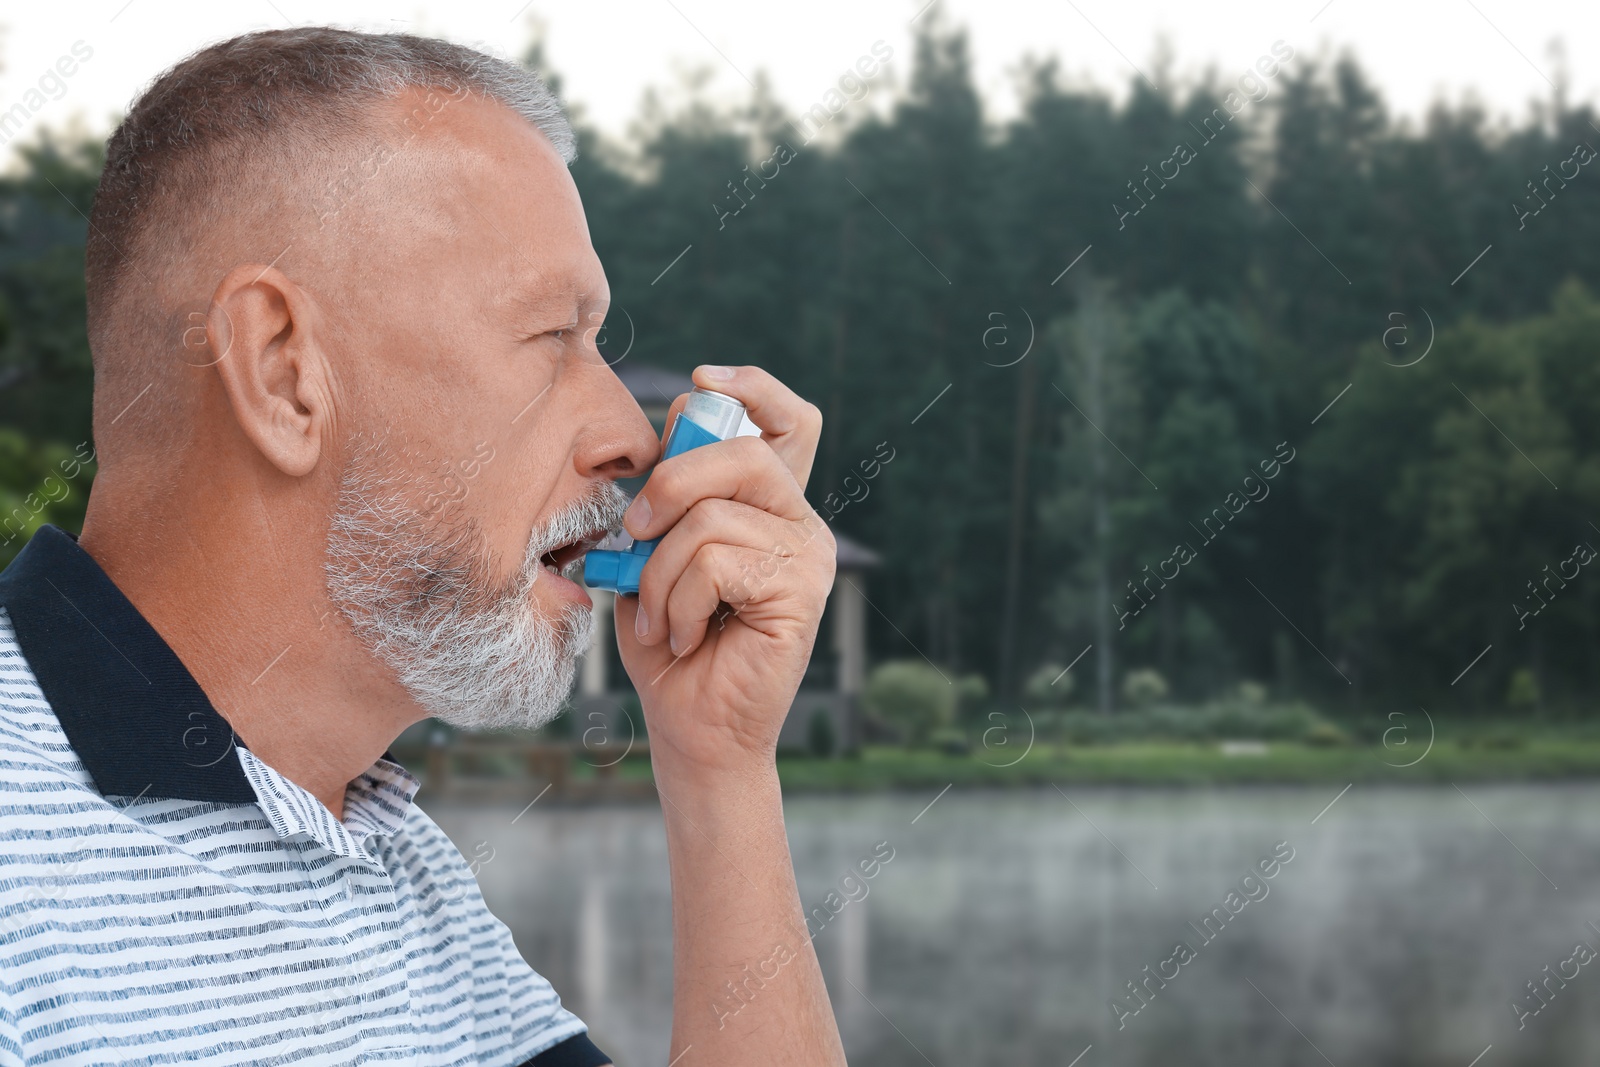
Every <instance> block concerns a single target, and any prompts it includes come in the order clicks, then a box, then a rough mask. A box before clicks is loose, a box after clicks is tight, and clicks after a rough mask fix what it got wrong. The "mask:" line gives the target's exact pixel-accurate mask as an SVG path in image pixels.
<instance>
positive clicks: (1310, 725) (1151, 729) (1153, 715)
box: [1055, 700, 1348, 745]
mask: <svg viewBox="0 0 1600 1067" xmlns="http://www.w3.org/2000/svg"><path fill="white" fill-rule="evenodd" d="M1055 725H1056V727H1057V730H1058V731H1059V737H1060V738H1061V740H1064V741H1066V742H1068V743H1070V744H1078V745H1096V744H1114V743H1116V742H1119V741H1139V740H1168V741H1194V742H1202V741H1237V740H1261V741H1304V742H1306V743H1308V744H1344V743H1345V742H1346V741H1347V740H1348V737H1347V735H1346V734H1345V732H1344V731H1343V730H1341V729H1340V728H1339V727H1337V726H1335V725H1334V724H1333V723H1330V722H1328V721H1327V720H1326V719H1323V718H1322V717H1321V716H1319V715H1317V713H1316V712H1314V711H1312V710H1311V709H1310V708H1309V707H1307V706H1306V705H1304V704H1246V703H1242V702H1240V701H1238V700H1219V701H1212V702H1211V703H1209V704H1202V705H1200V706H1199V707H1175V706H1173V705H1170V704H1167V705H1157V706H1155V707H1150V708H1141V709H1130V710H1127V711H1121V712H1118V713H1117V714H1115V715H1100V714H1097V713H1095V712H1089V711H1068V712H1064V713H1062V714H1061V715H1060V717H1059V718H1058V719H1055Z"/></svg>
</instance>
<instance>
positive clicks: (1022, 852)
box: [428, 785, 1600, 1067]
mask: <svg viewBox="0 0 1600 1067" xmlns="http://www.w3.org/2000/svg"><path fill="white" fill-rule="evenodd" d="M1337 792H1338V790H1337V789H1336V788H1322V787H1317V788H1303V789H1302V788H1295V789H1270V790H1269V789H1252V790H1243V789H1241V790H1222V791H1215V792H1189V791H1158V790H1125V791H1105V790H1100V791H1094V790H1078V791H1073V790H1069V791H1068V795H1069V796H1070V801H1071V802H1069V800H1068V799H1066V798H1064V797H1063V796H1062V795H1061V794H1059V793H1057V792H1055V791H1054V790H1050V789H1046V790H1040V791H1028V792H1019V793H968V794H963V793H960V792H957V791H952V792H951V793H949V794H948V795H946V796H945V797H943V798H942V799H941V800H940V801H939V803H938V804H937V805H936V806H935V807H934V808H932V809H931V810H930V811H929V812H928V813H927V814H926V815H925V816H923V817H922V818H921V819H920V820H919V821H918V822H917V823H916V824H915V825H912V823H911V819H912V818H913V817H915V816H916V815H917V813H918V812H919V811H920V810H921V809H922V808H923V806H924V805H925V804H926V803H927V801H928V799H929V796H921V795H911V794H904V795H890V796H881V797H866V798H860V797H852V798H839V797H800V798H794V799H791V800H790V801H789V803H788V805H787V807H786V810H787V814H788V821H789V828H790V842H791V847H792V849H793V853H794V857H795V863H796V869H797V871H798V874H799V880H800V889H801V896H802V900H803V902H804V904H805V905H806V908H807V910H808V913H811V914H813V915H816V914H818V913H817V912H815V911H813V910H812V909H815V908H818V907H822V908H823V909H824V910H823V911H822V912H821V913H820V914H822V915H824V916H830V915H831V917H830V918H828V919H827V921H826V922H825V923H823V922H821V921H818V920H814V921H813V923H812V929H813V930H814V931H816V937H815V944H816V946H817V952H818V956H819V958H820V960H821V963H822V968H823V973H824V975H825V977H826V979H827V982H828V986H829V990H830V992H831V994H832V997H833V1002H834V1005H835V1008H836V1010H837V1012H838V1016H839V1020H840V1026H841V1030H842V1031H843V1033H844V1036H845V1042H846V1047H847V1049H848V1051H849V1053H850V1056H851V1060H852V1062H856V1063H863V1064H866V1063H870V1064H885V1065H891V1067H895V1065H902V1064H903V1065H914V1064H925V1063H928V1062H932V1063H934V1064H937V1065H939V1067H946V1065H953V1064H1005V1065H1007V1067H1012V1065H1026V1064H1052V1065H1065V1064H1067V1063H1069V1062H1071V1061H1072V1060H1073V1058H1074V1057H1075V1056H1078V1055H1079V1054H1080V1053H1082V1052H1083V1050H1084V1049H1086V1048H1088V1046H1090V1045H1092V1046H1093V1048H1092V1049H1090V1050H1089V1051H1088V1052H1087V1054H1085V1055H1084V1057H1083V1059H1082V1060H1081V1061H1080V1067H1099V1065H1102V1064H1127V1065H1133V1064H1157V1063H1159V1064H1206V1063H1217V1064H1222V1063H1227V1064H1235V1063H1242V1062H1249V1063H1271V1064H1284V1065H1299V1064H1305V1065H1312V1064H1317V1065H1323V1064H1328V1063H1332V1064H1338V1065H1339V1067H1345V1065H1346V1064H1451V1065H1455V1067H1466V1065H1467V1064H1468V1063H1470V1062H1471V1061H1473V1059H1474V1057H1477V1056H1479V1055H1480V1054H1483V1058H1482V1060H1480V1061H1479V1067H1502V1065H1507V1064H1541V1065H1548V1064H1580V1063H1582V1064H1588V1063H1593V1062H1595V1061H1596V1057H1597V1055H1600V1032H1597V1030H1600V1014H1597V1011H1596V1009H1597V1007H1600V961H1597V964H1591V965H1589V966H1585V967H1583V968H1582V969H1581V970H1580V971H1579V973H1578V974H1577V975H1576V977H1570V980H1563V979H1562V978H1561V977H1559V976H1557V977H1554V978H1551V977H1550V975H1551V974H1552V972H1557V971H1559V972H1560V973H1561V974H1565V975H1568V976H1571V975H1572V971H1573V968H1574V966H1575V965H1574V964H1572V963H1569V962H1566V961H1568V960H1569V959H1570V958H1572V957H1573V955H1574V945H1575V943H1577V942H1579V941H1583V942H1586V943H1587V944H1588V945H1590V946H1593V947H1595V948H1600V934H1597V933H1596V932H1595V930H1594V929H1592V928H1591V927H1590V926H1588V925H1587V924H1588V922H1589V921H1590V920H1593V921H1594V922H1595V923H1596V924H1600V877H1597V876H1600V822H1597V820H1595V819H1594V818H1592V817H1590V815H1589V813H1590V812H1591V811H1592V810H1593V809H1594V807H1595V804H1596V801H1600V787H1596V786H1589V785H1551V786H1515V787H1490V786H1478V787H1466V792H1465V794H1463V793H1462V792H1458V791H1457V790H1456V789H1454V788H1451V787H1448V786H1447V787H1441V788H1437V789H1434V788H1430V789H1403V790H1402V789H1380V788H1377V787H1373V786H1361V785H1358V786H1356V787H1355V788H1354V789H1352V790H1351V791H1350V792H1349V793H1348V794H1346V795H1344V796H1343V797H1341V798H1339V800H1338V802H1337V804H1335V805H1334V806H1333V807H1332V808H1331V809H1329V810H1328V811H1327V813H1326V814H1325V815H1322V816H1321V817H1320V819H1318V821H1317V822H1316V823H1315V824H1313V823H1312V821H1311V820H1312V819H1313V818H1314V817H1316V816H1317V813H1318V812H1319V811H1321V810H1322V809H1323V808H1324V807H1325V806H1326V805H1327V804H1328V802H1329V801H1330V800H1331V799H1332V798H1333V797H1334V794H1335V793H1337ZM930 796H931V793H930ZM1469 797H1470V801H1469V799H1468V798H1469ZM1072 803H1076V804H1077V806H1078V809H1081V810H1077V809H1074V807H1073V806H1072ZM1473 804H1476V805H1477V809H1481V811H1480V810H1477V809H1475V808H1474V807H1473ZM428 807H429V811H430V812H431V813H432V814H433V815H434V817H435V818H436V819H438V821H439V822H440V824H441V825H443V826H444V828H445V830H446V831H447V832H449V833H450V834H451V836H452V837H453V838H454V839H455V840H456V841H457V842H458V844H459V843H462V842H466V843H470V842H472V841H476V840H480V839H486V840H488V841H489V842H490V843H491V844H493V845H494V847H495V850H496V853H495V854H496V859H495V860H494V862H492V863H489V864H487V865H485V866H484V867H483V869H482V870H481V871H480V873H479V882H480V884H481V885H482V887H483V891H484V894H485V896H486V897H487V898H488V900H489V903H490V906H491V907H493V908H494V909H495V911H496V913H497V914H499V915H500V916H501V917H502V918H503V919H505V921H506V922H507V925H509V926H510V927H511V928H512V930H513V931H514V932H515V934H516V937H517V943H518V945H519V947H520V948H521V949H522V951H523V953H524V955H525V956H526V957H527V958H528V959H529V960H530V961H532V962H533V964H534V966H535V967H537V968H539V969H540V970H541V971H543V973H545V974H546V975H547V976H548V977H549V978H550V979H551V981H552V982H554V983H555V985H556V988H557V989H558V990H560V991H561V993H562V996H563V999H564V1000H565V1001H566V1002H567V1003H568V1004H569V1006H571V1007H572V1008H573V1010H575V1011H577V1012H578V1013H579V1014H580V1015H582V1016H583V1017H584V1018H585V1019H587V1020H588V1021H589V1024H590V1026H591V1028H592V1030H593V1032H594V1034H595V1037H596V1040H597V1042H599V1043H600V1045H601V1046H602V1047H603V1048H605V1049H607V1051H609V1052H611V1053H612V1054H613V1055H614V1056H616V1057H617V1058H618V1062H619V1063H622V1064H625V1065H635V1064H661V1063H664V1062H665V1056H664V1052H665V1049H666V1041H667V1033H668V1029H669V1026H670V1021H671V993H672V975H671V922H670V918H671V916H670V911H669V900H668V882H667V866H666V846H665V841H664V838H663V835H662V832H661V827H660V819H659V814H658V813H657V812H656V811H655V810H654V809H653V808H650V807H643V806H640V807H612V808H601V809H586V810H574V809H558V808H554V807H544V806H540V807H536V808H534V809H532V810H531V811H530V812H529V813H528V814H527V815H526V816H524V817H522V818H521V819H519V820H518V821H517V822H516V823H515V824H512V823H511V821H510V818H511V815H513V814H515V812H516V811H518V810H519V809H520V807H521V805H510V806H508V808H507V809H506V810H504V811H502V810H500V809H491V808H481V807H480V808H468V807H456V806H451V805H444V804H429V805H428ZM1491 820H1492V821H1491ZM1280 841H1284V842H1288V845H1289V847H1290V848H1292V849H1293V851H1294V856H1293V859H1292V860H1290V861H1289V862H1287V863H1286V864H1283V865H1282V867H1281V869H1280V870H1278V871H1277V872H1276V874H1275V877H1273V878H1271V879H1270V880H1263V884H1264V885H1265V886H1266V887H1268V891H1267V892H1265V893H1264V894H1263V893H1262V891H1261V890H1260V889H1256V888H1254V887H1253V886H1252V885H1251V883H1249V882H1245V883H1243V885H1244V886H1245V889H1244V890H1241V889H1240V886H1241V877H1242V876H1245V875H1247V874H1250V873H1251V872H1252V871H1255V872H1257V873H1259V871H1260V868H1259V867H1258V866H1257V865H1258V863H1260V861H1261V860H1262V859H1263V857H1268V856H1270V855H1272V853H1273V849H1274V846H1275V845H1276V843H1278V842H1280ZM880 842H886V843H887V845H888V846H889V847H890V848H892V850H893V859H892V860H890V861H889V862H887V863H883V864H881V866H880V867H879V869H877V870H876V871H875V873H874V875H873V877H871V878H868V879H863V878H860V877H859V874H860V870H861V868H860V866H859V864H860V863H861V861H862V859H863V857H869V856H871V855H872V852H873V849H874V846H876V845H878V843H880ZM1519 850H1520V852H1519ZM730 858H731V859H732V860H733V861H734V862H737V857H736V856H731V857H730ZM1135 865H1137V866H1135ZM852 872H854V874H855V880H853V881H851V882H847V883H844V887H845V890H846V891H847V892H848V894H849V895H850V896H851V897H854V898H855V899H848V900H846V898H845V893H842V892H841V879H842V878H845V877H848V876H851V875H852ZM1141 872H1143V873H1141ZM1158 887H1159V888H1158ZM1557 887H1559V888H1557ZM1230 891H1231V892H1235V893H1237V894H1239V895H1238V896H1236V897H1234V898H1233V899H1232V900H1230V899H1229V898H1228V894H1229V893H1230ZM1245 892H1249V893H1251V894H1253V897H1258V898H1259V899H1252V900H1250V901H1248V902H1242V903H1241V901H1242V898H1243V895H1244V893H1245ZM830 893H834V894H836V896H834V897H833V898H832V901H831V904H832V907H833V908H837V912H836V913H834V912H833V911H832V909H831V908H830V900H829V894H830ZM841 900H845V902H844V903H843V906H842V907H840V906H839V902H840V901H841ZM1219 907H1220V908H1221V909H1222V912H1223V915H1224V916H1227V921H1226V922H1224V921H1223V919H1222V918H1221V917H1214V918H1213V920H1212V922H1211V923H1210V925H1209V926H1207V925H1205V917H1206V916H1207V915H1211V914H1213V909H1214V908H1219ZM1235 909H1236V910H1235ZM1191 924H1193V925H1191ZM1197 928H1199V930H1197ZM1207 933H1209V934H1210V935H1211V937H1210V940H1206V939H1205V935H1206V934H1207ZM1178 942H1185V943H1186V944H1187V945H1188V946H1190V948H1191V949H1192V950H1193V952H1194V958H1193V959H1192V960H1190V961H1188V962H1186V963H1183V964H1182V965H1181V966H1180V965H1178V964H1177V963H1175V962H1172V963H1168V962H1164V961H1167V960H1169V959H1171V958H1172V956H1173V953H1174V947H1175V944H1176V943H1178ZM1547 966H1548V967H1549V968H1550V971H1546V970H1545V969H1544V968H1546V967H1547ZM1146 967H1148V968H1150V970H1149V971H1147V970H1145V968H1146ZM1174 968H1176V974H1175V976H1173V975H1174ZM1152 973H1155V974H1156V975H1157V977H1156V978H1155V979H1151V977H1150V976H1151V974H1152ZM1163 975H1164V976H1171V977H1170V978H1164V977H1161V976H1163ZM1534 981H1539V982H1542V983H1544V984H1543V985H1541V986H1540V987H1539V999H1535V993H1534V991H1533V988H1532V987H1531V986H1529V984H1528V983H1530V982H1534ZM1129 983H1136V985H1137V986H1138V990H1137V991H1136V990H1130V987H1129ZM1252 983H1253V985H1252ZM1114 998H1120V1003H1121V1004H1122V1009H1121V1010H1119V1009H1117V1008H1115V1007H1113V1006H1112V1002H1113V999H1114ZM1545 1001H1548V1006H1543V1005H1544V1003H1545ZM1514 1004H1520V1005H1521V1007H1520V1008H1514V1007H1513V1005H1514ZM1134 1006H1138V1007H1139V1009H1140V1010H1138V1011H1137V1013H1134V1012H1132V1011H1131V1008H1132V1007H1134ZM758 1007H759V1001H756V1002H755V1003H754V1004H753V1005H752V1006H751V1009H750V1010H756V1009H758ZM1534 1007H1541V1008H1542V1010H1541V1011H1540V1012H1539V1013H1538V1014H1537V1015H1533V1014H1531V1010H1532V1009H1533V1008H1534ZM705 1010H706V1011H707V1012H710V1011H711V1007H710V1005H707V1006H706V1009H705ZM1521 1012H1530V1014H1527V1015H1523V1016H1522V1017H1521V1018H1520V1020H1519V1013H1521ZM1519 1021H1520V1023H1521V1028H1520V1029H1519ZM1119 1023H1120V1026H1119ZM1490 1045H1492V1046H1493V1048H1492V1049H1490V1050H1489V1051H1488V1052H1487V1053H1486V1054H1485V1053H1484V1050H1485V1048H1486V1047H1488V1046H1490Z"/></svg>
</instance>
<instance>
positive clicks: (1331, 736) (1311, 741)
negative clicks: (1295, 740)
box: [1305, 722, 1349, 748]
mask: <svg viewBox="0 0 1600 1067" xmlns="http://www.w3.org/2000/svg"><path fill="white" fill-rule="evenodd" d="M1348 740H1349V737H1348V736H1347V735H1346V734H1345V732H1344V731H1343V730H1341V729H1339V728H1338V727H1337V726H1335V725H1333V723H1331V722H1316V723H1312V724H1311V728H1310V729H1309V730H1307V731H1306V737H1305V741H1306V744H1308V745H1315V746H1316V747H1318V748H1334V747H1336V746H1338V745H1342V744H1344V743H1345V742H1346V741H1348Z"/></svg>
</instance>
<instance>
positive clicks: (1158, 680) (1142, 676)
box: [1122, 667, 1167, 708]
mask: <svg viewBox="0 0 1600 1067" xmlns="http://www.w3.org/2000/svg"><path fill="white" fill-rule="evenodd" d="M1166 697H1167V680H1166V679H1165V678H1163V677H1161V672H1160V671H1158V670H1156V669H1155V668H1154V667H1140V668H1138V669H1136V670H1131V671H1129V672H1128V673H1127V675H1126V676H1125V677H1124V678H1123V679H1122V699H1124V700H1126V701H1127V702H1128V703H1129V704H1132V705H1133V706H1134V707H1136V708H1142V707H1148V706H1149V705H1151V704H1155V703H1158V702H1160V701H1162V700H1165V699H1166Z"/></svg>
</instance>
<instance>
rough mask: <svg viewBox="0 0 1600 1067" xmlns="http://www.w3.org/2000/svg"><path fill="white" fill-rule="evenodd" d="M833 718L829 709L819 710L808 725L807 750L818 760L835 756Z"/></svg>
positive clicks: (814, 712)
mask: <svg viewBox="0 0 1600 1067" xmlns="http://www.w3.org/2000/svg"><path fill="white" fill-rule="evenodd" d="M833 746H834V737H833V716H831V715H829V714H828V709H827V708H817V709H816V710H815V711H813V712H812V713H811V720H810V721H809V722H808V723H806V748H807V749H808V750H809V751H810V752H811V754H812V755H813V756H815V757H817V758H818V759H827V758H828V757H829V756H831V755H833Z"/></svg>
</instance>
